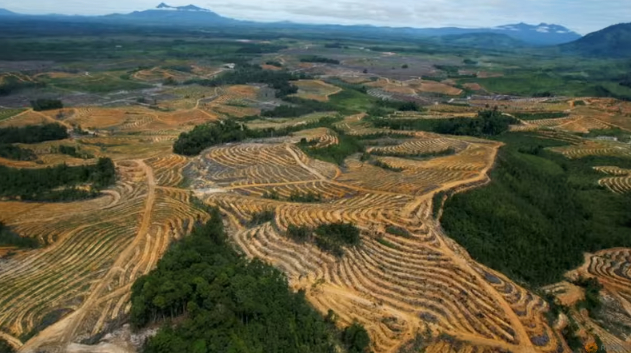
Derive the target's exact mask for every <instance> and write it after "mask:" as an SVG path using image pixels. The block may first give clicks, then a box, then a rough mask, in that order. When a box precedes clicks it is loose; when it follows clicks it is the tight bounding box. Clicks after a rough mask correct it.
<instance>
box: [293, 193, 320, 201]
mask: <svg viewBox="0 0 631 353" xmlns="http://www.w3.org/2000/svg"><path fill="white" fill-rule="evenodd" d="M288 201H290V202H303V203H313V202H320V201H322V196H320V194H316V193H313V192H311V191H309V192H306V193H302V192H299V191H293V192H292V193H291V194H290V195H289V199H288Z"/></svg>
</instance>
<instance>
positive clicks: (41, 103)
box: [31, 99, 64, 112]
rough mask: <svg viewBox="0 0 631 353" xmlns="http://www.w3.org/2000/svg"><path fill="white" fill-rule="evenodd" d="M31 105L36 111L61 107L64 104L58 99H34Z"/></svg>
mask: <svg viewBox="0 0 631 353" xmlns="http://www.w3.org/2000/svg"><path fill="white" fill-rule="evenodd" d="M31 107H33V110H34V111H36V112H40V111H44V110H53V109H61V108H63V107H64V104H63V103H62V102H61V101H60V100H59V99H36V100H34V101H31Z"/></svg>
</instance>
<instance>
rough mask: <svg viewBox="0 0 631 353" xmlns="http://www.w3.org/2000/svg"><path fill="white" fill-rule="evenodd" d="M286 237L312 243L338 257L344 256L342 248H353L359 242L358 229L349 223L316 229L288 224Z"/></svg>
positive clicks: (328, 225)
mask: <svg viewBox="0 0 631 353" xmlns="http://www.w3.org/2000/svg"><path fill="white" fill-rule="evenodd" d="M286 235H287V236H288V237H289V238H291V239H293V240H294V241H298V242H312V243H314V244H315V245H316V246H317V247H318V248H320V250H322V251H326V252H328V253H331V254H333V255H335V256H338V257H340V256H343V255H344V249H343V247H344V246H355V245H358V244H359V243H360V241H361V238H360V236H359V229H358V228H357V227H355V226H354V225H352V224H350V223H331V224H322V225H320V226H318V227H317V228H316V229H311V228H309V227H306V226H301V227H299V226H295V225H293V224H290V225H289V226H288V227H287V232H286Z"/></svg>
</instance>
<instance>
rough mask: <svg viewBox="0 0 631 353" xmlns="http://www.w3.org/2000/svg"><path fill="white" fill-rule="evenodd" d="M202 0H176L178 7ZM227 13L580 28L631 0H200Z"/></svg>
mask: <svg viewBox="0 0 631 353" xmlns="http://www.w3.org/2000/svg"><path fill="white" fill-rule="evenodd" d="M160 1H161V0H108V1H104V2H96V3H95V2H92V1H88V0H0V7H3V8H7V9H9V10H13V11H17V12H23V13H64V14H84V15H96V14H107V13H114V12H117V13H125V12H131V11H136V10H145V9H149V8H153V7H155V6H156V5H158V3H159V2H160ZM191 2H193V3H196V0H173V1H167V3H169V4H171V5H175V6H179V5H188V4H189V3H191ZM196 5H199V6H203V7H206V8H209V9H211V10H213V11H215V12H218V13H219V14H222V15H224V16H230V17H234V18H238V19H246V20H258V21H293V22H307V23H339V24H374V25H387V26H397V27H405V26H409V27H443V26H464V27H494V26H498V25H502V24H508V23H517V22H527V23H541V22H545V23H555V24H560V25H564V26H566V27H568V28H570V29H573V30H575V31H577V32H579V33H583V34H584V33H588V32H591V31H595V30H598V29H601V28H604V27H606V26H609V25H611V24H615V23H619V22H625V21H629V19H631V6H629V0H609V1H607V3H606V4H604V3H603V1H602V0H520V1H514V0H422V1H419V0H398V1H392V0H335V1H331V0H326V1H325V0H302V1H293V0H277V1H273V2H261V1H260V0H231V1H225V0H197V3H196Z"/></svg>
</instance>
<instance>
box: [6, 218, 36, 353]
mask: <svg viewBox="0 0 631 353" xmlns="http://www.w3.org/2000/svg"><path fill="white" fill-rule="evenodd" d="M0 246H15V247H18V248H36V247H38V246H39V242H38V241H37V240H36V239H34V238H28V237H21V236H20V235H19V234H16V233H14V232H13V231H11V229H9V227H7V226H6V225H5V224H4V223H2V222H0ZM0 352H2V350H0Z"/></svg>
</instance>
